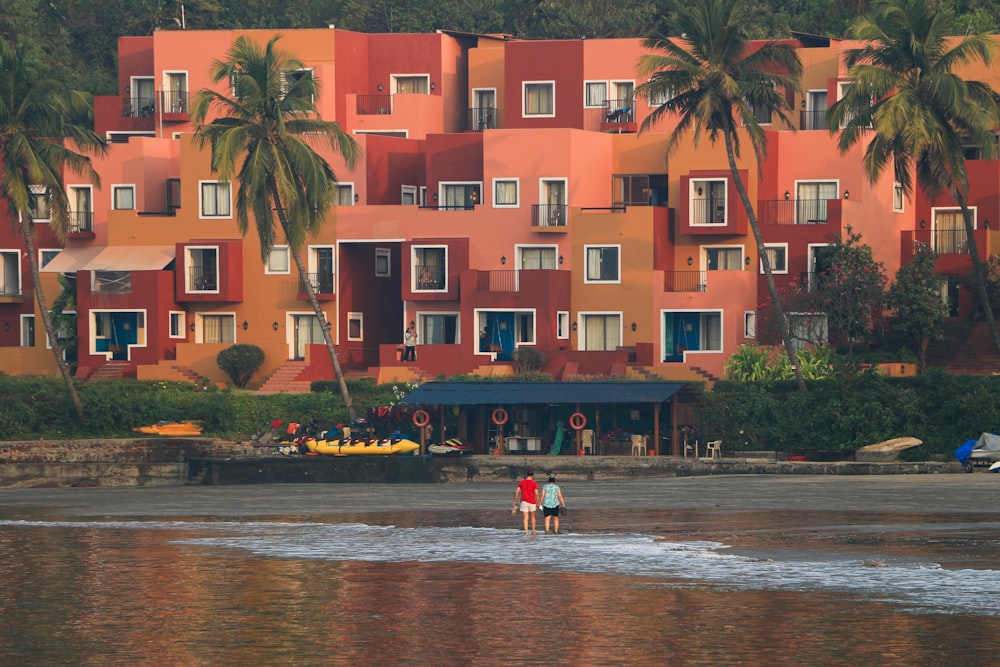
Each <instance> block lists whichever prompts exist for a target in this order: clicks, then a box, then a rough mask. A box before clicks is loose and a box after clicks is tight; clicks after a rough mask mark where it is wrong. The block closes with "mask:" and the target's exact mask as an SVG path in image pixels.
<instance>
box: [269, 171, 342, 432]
mask: <svg viewBox="0 0 1000 667" xmlns="http://www.w3.org/2000/svg"><path fill="white" fill-rule="evenodd" d="M271 198H272V200H273V201H274V210H275V211H276V212H277V214H278V221H279V222H280V223H281V230H282V231H283V232H284V233H285V238H286V239H287V238H290V237H289V235H288V220H287V219H286V218H285V209H284V207H283V206H282V205H281V199H280V198H279V197H278V193H277V190H276V189H275V188H272V190H271ZM288 249H289V251H290V252H291V253H292V259H293V260H294V261H295V268H296V269H298V272H299V281H300V282H301V283H302V285H303V286H304V287H305V289H306V295H308V297H309V303H310V304H312V307H313V312H314V313H316V319H317V320H318V321H319V325H320V329H321V330H322V331H323V341H324V342H325V343H326V349H327V351H328V352H329V353H330V361H332V362H333V371H334V373H335V374H336V376H337V385H338V386H339V387H340V397H341V398H342V399H343V400H344V407H345V408H347V417H348V419H350V420H351V422H354V421H355V420H357V418H358V413H357V411H356V410H355V409H354V402H353V401H352V400H351V393H350V392H349V391H348V390H347V382H345V381H344V372H343V371H342V370H341V368H340V359H339V358H338V357H337V348H336V347H334V345H333V335H332V334H331V333H330V322H329V321H328V320H327V319H326V315H325V314H324V313H323V309H322V308H321V307H320V305H319V299H317V298H316V290H315V289H314V288H313V285H312V281H310V280H309V273H308V271H307V270H306V265H305V263H304V262H303V261H302V255H301V253H299V249H298V248H297V247H295V246H293V245H292V244H291V243H289V244H288Z"/></svg>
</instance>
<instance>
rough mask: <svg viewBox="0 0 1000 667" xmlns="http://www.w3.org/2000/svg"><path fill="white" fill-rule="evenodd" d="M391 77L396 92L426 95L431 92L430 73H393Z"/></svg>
mask: <svg viewBox="0 0 1000 667" xmlns="http://www.w3.org/2000/svg"><path fill="white" fill-rule="evenodd" d="M391 78H392V87H393V92H394V93H400V94H404V93H416V94H420V95H426V94H428V93H429V92H430V82H431V77H430V75H429V74H393V75H392V77H391Z"/></svg>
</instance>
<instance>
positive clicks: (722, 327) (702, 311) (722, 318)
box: [660, 308, 726, 361]
mask: <svg viewBox="0 0 1000 667" xmlns="http://www.w3.org/2000/svg"><path fill="white" fill-rule="evenodd" d="M667 313H697V314H698V316H699V317H700V318H701V319H702V323H703V324H704V318H705V316H706V315H716V316H717V317H718V318H719V348H718V349H707V348H706V349H701V350H684V354H683V355H682V357H683V358H684V360H685V361H686V360H687V357H688V355H689V354H720V353H722V352H725V347H726V313H725V311H724V310H722V309H721V308H664V309H663V310H661V311H660V324H661V327H660V328H661V331H660V352H661V358H664V357H667V356H673V355H667V354H665V352H666V349H667V332H666V328H665V327H664V326H663V324H664V323H665V318H666V315H667ZM699 336H700V337H701V339H700V340H699V341H698V344H699V345H701V343H702V342H703V341H704V340H705V336H706V334H705V327H704V326H702V331H701V332H700V333H699Z"/></svg>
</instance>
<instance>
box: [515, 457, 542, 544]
mask: <svg viewBox="0 0 1000 667" xmlns="http://www.w3.org/2000/svg"><path fill="white" fill-rule="evenodd" d="M518 509H520V510H521V516H523V517H524V534H525V535H528V517H529V516H530V517H531V534H532V535H534V534H535V512H536V511H538V483H537V482H535V474H534V473H533V472H531V471H530V470H528V471H527V472H525V473H524V479H522V480H521V481H520V482H518V485H517V488H516V489H514V510H515V511H516V510H518Z"/></svg>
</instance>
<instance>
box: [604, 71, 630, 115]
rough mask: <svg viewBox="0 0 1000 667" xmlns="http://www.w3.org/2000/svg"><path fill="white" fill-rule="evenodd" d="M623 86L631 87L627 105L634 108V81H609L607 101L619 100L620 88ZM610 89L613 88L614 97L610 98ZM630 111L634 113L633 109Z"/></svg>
mask: <svg viewBox="0 0 1000 667" xmlns="http://www.w3.org/2000/svg"><path fill="white" fill-rule="evenodd" d="M623 85H624V86H629V87H631V89H632V92H631V93H629V105H630V106H633V107H634V106H635V79H612V80H611V81H609V82H608V101H611V100H621V99H622V97H621V91H620V88H621V87H622V86H623ZM612 88H614V97H611V89H612ZM632 111H633V112H634V111H635V109H634V108H633V109H632Z"/></svg>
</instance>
